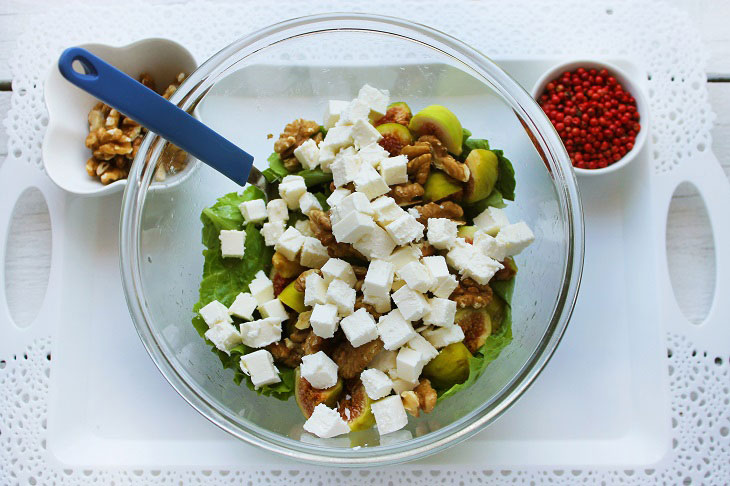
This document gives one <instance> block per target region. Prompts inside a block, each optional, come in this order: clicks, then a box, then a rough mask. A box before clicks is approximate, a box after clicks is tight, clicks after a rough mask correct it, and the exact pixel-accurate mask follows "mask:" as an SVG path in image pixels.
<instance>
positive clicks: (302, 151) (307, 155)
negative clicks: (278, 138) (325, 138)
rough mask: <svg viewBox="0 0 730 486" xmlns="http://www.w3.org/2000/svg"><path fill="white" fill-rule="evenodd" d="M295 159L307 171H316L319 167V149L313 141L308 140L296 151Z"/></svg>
mask: <svg viewBox="0 0 730 486" xmlns="http://www.w3.org/2000/svg"><path fill="white" fill-rule="evenodd" d="M294 157H296V158H297V160H298V161H299V163H300V164H302V167H304V168H305V169H314V168H316V167H317V166H318V165H319V148H318V147H317V142H315V141H314V140H313V139H311V138H310V139H308V140H306V141H305V142H304V143H303V144H301V145H300V146H299V147H297V148H295V149H294Z"/></svg>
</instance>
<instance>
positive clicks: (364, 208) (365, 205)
mask: <svg viewBox="0 0 730 486" xmlns="http://www.w3.org/2000/svg"><path fill="white" fill-rule="evenodd" d="M335 207H336V209H337V212H338V213H339V214H340V216H345V215H347V214H348V213H349V212H351V211H357V212H359V213H363V214H367V215H368V216H372V215H373V214H374V211H373V206H372V205H371V204H370V200H369V199H368V198H367V196H366V195H365V194H363V193H361V192H353V193H352V194H350V195H348V196H347V197H345V198H343V199H342V201H340V202H339V203H338V204H337V205H336V206H335Z"/></svg>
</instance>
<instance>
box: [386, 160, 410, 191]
mask: <svg viewBox="0 0 730 486" xmlns="http://www.w3.org/2000/svg"><path fill="white" fill-rule="evenodd" d="M380 175H381V176H383V180H385V183H386V184H388V185H389V186H393V185H395V184H403V183H404V182H408V157H406V156H405V155H398V156H396V157H388V158H387V159H383V160H382V161H381V162H380Z"/></svg>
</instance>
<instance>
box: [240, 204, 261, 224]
mask: <svg viewBox="0 0 730 486" xmlns="http://www.w3.org/2000/svg"><path fill="white" fill-rule="evenodd" d="M238 210H239V211H241V215H242V216H243V219H244V221H245V222H246V223H260V222H261V221H263V220H265V219H266V218H267V217H268V214H267V212H266V203H265V202H264V200H263V199H252V200H250V201H244V202H242V203H241V204H239V205H238Z"/></svg>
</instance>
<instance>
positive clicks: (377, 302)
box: [362, 294, 391, 314]
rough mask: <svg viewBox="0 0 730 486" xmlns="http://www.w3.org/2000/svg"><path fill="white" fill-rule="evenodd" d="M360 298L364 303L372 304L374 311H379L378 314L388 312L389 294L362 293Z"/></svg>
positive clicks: (389, 307)
mask: <svg viewBox="0 0 730 486" xmlns="http://www.w3.org/2000/svg"><path fill="white" fill-rule="evenodd" d="M362 300H363V302H365V303H366V304H370V305H372V306H373V307H374V308H375V312H379V313H380V314H385V313H386V312H390V309H391V306H390V295H373V294H363V297H362Z"/></svg>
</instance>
